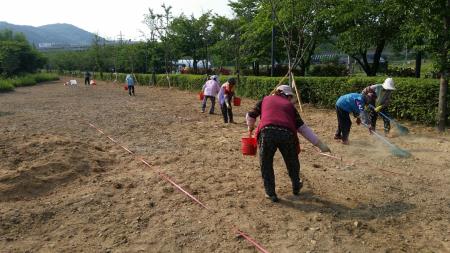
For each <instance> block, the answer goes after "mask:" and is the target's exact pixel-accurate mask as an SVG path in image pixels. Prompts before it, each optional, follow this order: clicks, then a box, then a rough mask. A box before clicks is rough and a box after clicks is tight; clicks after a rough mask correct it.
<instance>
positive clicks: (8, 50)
mask: <svg viewBox="0 0 450 253" xmlns="http://www.w3.org/2000/svg"><path fill="white" fill-rule="evenodd" d="M45 63H46V58H45V57H44V56H43V55H42V54H40V53H39V52H37V51H36V50H35V49H34V48H33V47H31V45H30V44H29V43H28V42H27V40H26V39H25V36H24V35H23V34H13V32H12V31H10V30H4V31H1V32H0V74H1V75H4V76H13V75H18V74H22V73H30V72H34V71H36V70H37V69H39V68H42V67H43V66H44V65H45Z"/></svg>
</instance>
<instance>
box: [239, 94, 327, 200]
mask: <svg viewBox="0 0 450 253" xmlns="http://www.w3.org/2000/svg"><path fill="white" fill-rule="evenodd" d="M292 100H293V92H292V89H291V87H289V86H288V85H280V86H279V87H277V89H276V91H275V92H274V94H272V95H271V96H266V97H264V98H263V99H262V100H260V101H258V102H257V103H256V106H255V107H254V108H253V110H251V111H250V112H248V113H247V115H246V120H247V126H248V131H249V133H250V135H252V133H253V130H254V129H255V122H256V118H257V117H259V116H260V117H261V120H260V122H259V124H258V128H257V129H256V133H255V135H256V138H257V140H258V146H259V163H260V167H261V174H262V178H263V181H264V189H265V192H266V197H268V198H270V199H271V200H272V201H273V202H277V201H278V197H277V194H276V193H275V174H274V171H273V157H274V155H275V152H276V151H277V149H279V150H280V152H281V155H282V156H283V159H284V162H285V163H286V167H287V170H288V174H289V177H290V178H291V181H292V192H293V194H294V195H298V194H299V192H300V189H301V188H302V186H303V183H302V181H301V180H300V162H299V158H298V154H299V152H300V146H299V139H298V136H297V132H298V133H300V134H301V135H302V136H303V137H305V138H306V139H307V140H308V141H309V142H311V143H312V144H313V145H314V146H317V147H318V148H319V149H320V150H321V151H322V152H330V148H329V147H328V146H327V145H326V144H324V143H323V142H322V141H321V140H320V139H319V138H318V137H317V136H316V135H315V134H314V132H313V131H312V130H311V129H310V128H309V127H308V126H307V125H306V124H305V123H304V122H303V120H302V118H301V117H300V114H299V113H298V111H297V109H295V106H294V104H293V103H292V102H291V101H292Z"/></svg>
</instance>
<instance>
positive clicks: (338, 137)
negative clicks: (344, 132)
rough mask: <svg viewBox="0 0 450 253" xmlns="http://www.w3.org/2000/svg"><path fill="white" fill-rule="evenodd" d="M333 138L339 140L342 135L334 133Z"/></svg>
mask: <svg viewBox="0 0 450 253" xmlns="http://www.w3.org/2000/svg"><path fill="white" fill-rule="evenodd" d="M334 139H335V140H341V139H342V136H340V135H335V136H334Z"/></svg>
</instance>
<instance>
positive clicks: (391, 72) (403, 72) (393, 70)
mask: <svg viewBox="0 0 450 253" xmlns="http://www.w3.org/2000/svg"><path fill="white" fill-rule="evenodd" d="M386 74H387V75H388V76H396V77H415V76H416V71H415V70H414V69H413V68H402V67H389V68H388V71H387V73H386Z"/></svg>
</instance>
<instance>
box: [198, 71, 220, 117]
mask: <svg viewBox="0 0 450 253" xmlns="http://www.w3.org/2000/svg"><path fill="white" fill-rule="evenodd" d="M218 79H219V77H218V76H216V75H214V76H211V77H210V80H208V81H206V83H205V84H204V85H203V88H202V92H203V95H204V97H203V101H202V113H203V112H205V110H206V101H207V100H208V99H209V100H211V108H210V109H209V114H214V107H215V105H216V96H217V94H218V93H219V90H220V85H219V82H218Z"/></svg>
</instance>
